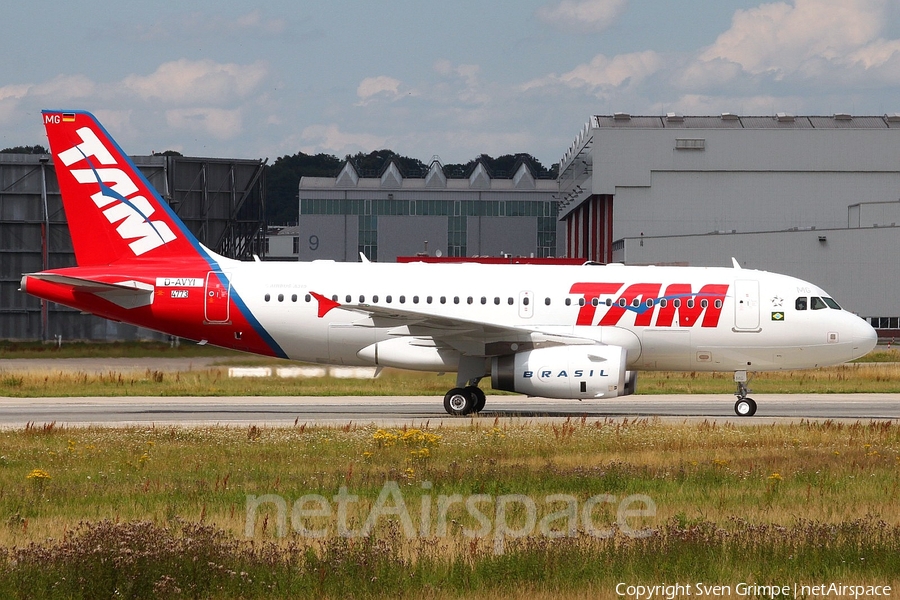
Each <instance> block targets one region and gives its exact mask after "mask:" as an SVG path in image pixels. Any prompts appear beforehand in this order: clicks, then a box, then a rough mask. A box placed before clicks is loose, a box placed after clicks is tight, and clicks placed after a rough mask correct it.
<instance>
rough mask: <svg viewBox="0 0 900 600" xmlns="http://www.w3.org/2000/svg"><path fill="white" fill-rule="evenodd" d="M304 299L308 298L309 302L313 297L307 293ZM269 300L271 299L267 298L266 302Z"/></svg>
mask: <svg viewBox="0 0 900 600" xmlns="http://www.w3.org/2000/svg"><path fill="white" fill-rule="evenodd" d="M304 300H306V301H307V302H309V301H311V300H312V297H311V296H310V295H309V294H307V295H306V298H304ZM268 301H269V299H268V298H266V302H268Z"/></svg>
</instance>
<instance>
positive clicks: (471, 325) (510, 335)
mask: <svg viewBox="0 0 900 600" xmlns="http://www.w3.org/2000/svg"><path fill="white" fill-rule="evenodd" d="M333 308H340V309H342V310H347V311H351V312H355V313H359V314H360V315H363V316H364V318H362V319H360V320H359V321H357V322H355V323H353V325H354V326H355V327H379V328H385V327H387V328H390V330H389V335H392V336H397V337H403V336H407V337H414V338H419V339H422V338H430V339H432V340H434V342H435V343H437V344H440V345H446V346H449V347H451V348H453V349H455V350H457V351H459V352H460V353H462V354H467V355H470V356H493V355H501V354H509V353H511V352H516V351H521V350H530V349H533V348H542V347H546V346H564V345H596V344H597V343H598V342H597V340H595V339H590V338H585V337H579V336H575V335H571V334H567V333H557V332H552V331H542V330H541V329H540V328H532V327H527V326H515V327H514V326H507V325H498V324H496V323H491V322H484V321H475V320H469V319H460V318H456V317H443V316H438V315H433V314H430V313H422V312H419V311H415V310H409V309H405V308H394V307H386V306H374V305H371V304H340V305H336V306H334V307H333Z"/></svg>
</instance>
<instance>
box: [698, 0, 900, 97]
mask: <svg viewBox="0 0 900 600" xmlns="http://www.w3.org/2000/svg"><path fill="white" fill-rule="evenodd" d="M887 9H888V5H887V2H886V0H796V2H794V3H793V4H788V3H786V2H776V3H771V4H762V5H760V6H758V7H755V8H752V9H747V10H738V11H736V12H735V14H734V17H733V19H732V23H731V27H730V29H728V31H726V32H724V33H722V34H721V35H720V36H719V37H718V38H717V39H716V41H715V42H714V43H713V44H712V45H711V46H709V47H708V48H706V49H704V50H703V51H702V52H700V54H699V56H698V59H699V60H698V61H697V62H696V64H694V65H693V66H692V67H691V68H690V69H689V70H688V73H687V75H688V78H687V81H688V82H691V81H697V80H699V81H702V80H706V79H716V78H717V77H721V75H723V70H722V63H723V62H725V63H731V64H733V65H737V66H738V67H740V72H741V73H743V74H749V75H754V76H765V77H769V78H772V79H774V80H775V81H782V80H785V79H787V78H800V79H808V80H819V81H821V82H823V83H834V82H835V81H837V80H842V81H844V82H848V81H851V80H854V79H858V78H860V77H863V76H871V75H872V73H871V72H869V73H867V71H870V70H872V69H879V68H880V67H884V66H886V65H888V64H889V63H890V62H891V61H894V60H895V59H896V57H897V56H898V52H900V40H884V39H882V38H881V37H880V35H881V34H882V30H883V28H884V24H885V22H886V21H887V18H886V15H887ZM706 70H709V71H713V73H709V74H704V73H703V71H706ZM728 75H729V77H731V78H735V77H737V76H738V75H739V73H738V72H735V71H731V72H730V73H728ZM892 75H893V80H894V81H895V82H896V81H900V72H894V73H893V74H892ZM885 76H886V77H887V78H888V79H890V78H891V74H887V73H883V74H881V75H880V78H884V77H885ZM719 82H720V83H721V82H722V80H721V79H720V80H719Z"/></svg>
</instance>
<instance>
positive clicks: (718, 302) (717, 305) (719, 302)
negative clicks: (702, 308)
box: [716, 300, 722, 308]
mask: <svg viewBox="0 0 900 600" xmlns="http://www.w3.org/2000/svg"><path fill="white" fill-rule="evenodd" d="M716 308H722V301H721V300H716Z"/></svg>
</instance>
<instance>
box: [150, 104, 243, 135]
mask: <svg viewBox="0 0 900 600" xmlns="http://www.w3.org/2000/svg"><path fill="white" fill-rule="evenodd" d="M166 123H167V124H168V125H169V127H172V128H173V129H177V130H187V131H199V132H202V133H208V134H210V135H211V136H213V137H214V138H216V139H218V140H227V139H230V138H233V137H236V136H237V135H239V134H240V133H241V130H242V119H241V111H240V109H235V110H225V109H222V108H174V109H171V110H167V111H166Z"/></svg>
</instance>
